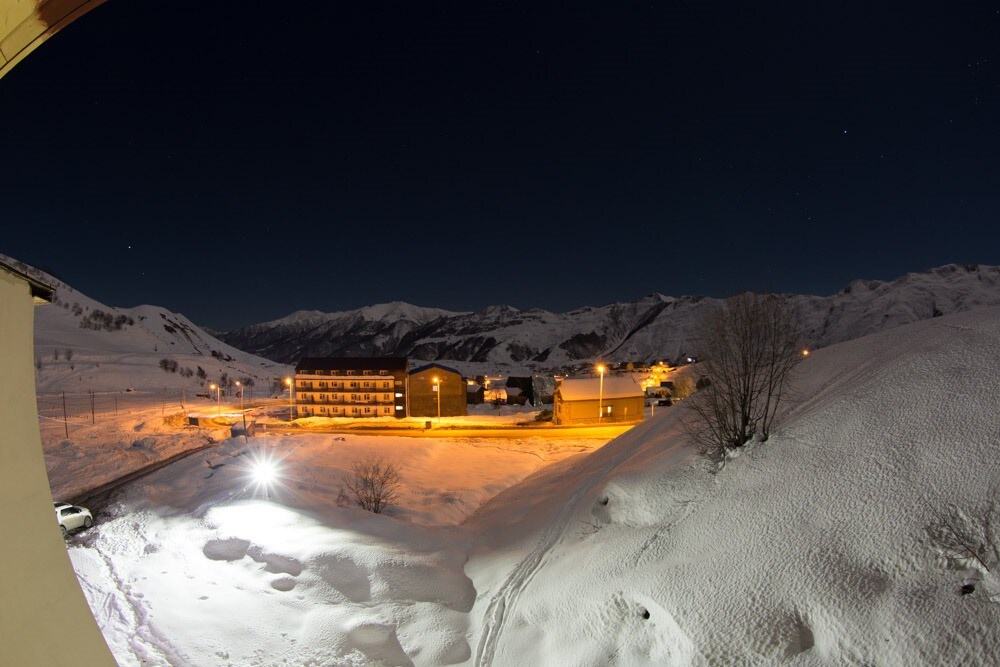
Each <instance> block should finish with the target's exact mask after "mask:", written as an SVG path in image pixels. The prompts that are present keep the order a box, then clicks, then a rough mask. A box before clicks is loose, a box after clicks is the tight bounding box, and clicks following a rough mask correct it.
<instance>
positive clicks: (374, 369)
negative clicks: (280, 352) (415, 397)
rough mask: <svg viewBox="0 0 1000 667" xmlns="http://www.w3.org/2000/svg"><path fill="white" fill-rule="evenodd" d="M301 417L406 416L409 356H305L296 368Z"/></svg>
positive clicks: (296, 405)
mask: <svg viewBox="0 0 1000 667" xmlns="http://www.w3.org/2000/svg"><path fill="white" fill-rule="evenodd" d="M295 412H296V416H298V417H388V416H390V415H391V416H395V417H405V416H406V357H304V358H303V359H302V360H300V361H299V363H298V365H297V366H296V367H295Z"/></svg>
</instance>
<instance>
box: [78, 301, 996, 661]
mask: <svg viewBox="0 0 1000 667" xmlns="http://www.w3.org/2000/svg"><path fill="white" fill-rule="evenodd" d="M998 390H1000V309H996V308H988V309H979V310H975V311H971V312H968V313H963V314H959V315H954V316H947V317H941V318H935V319H932V320H927V321H924V322H918V323H915V324H912V325H908V326H904V327H900V328H898V329H893V330H889V331H885V332H881V333H878V334H875V335H872V336H868V337H866V338H862V339H858V340H855V341H851V342H848V343H843V344H839V345H835V346H832V347H830V348H826V349H823V350H818V351H816V352H815V353H814V354H812V355H811V356H810V357H809V358H808V359H806V360H805V361H804V362H803V364H802V366H801V369H800V376H799V379H798V383H797V386H796V390H795V394H794V395H793V396H792V399H791V400H790V401H789V403H788V405H787V407H788V409H787V414H786V417H785V419H784V421H783V423H782V424H781V425H780V426H779V428H778V429H777V430H776V431H775V433H774V434H773V435H772V437H771V440H770V441H769V442H767V443H765V444H762V445H761V444H754V445H750V446H748V447H746V448H745V451H744V452H743V453H742V455H741V456H739V457H737V458H735V459H734V460H732V461H730V462H729V463H728V464H727V465H726V467H725V468H724V469H722V470H721V471H717V472H712V471H710V470H708V468H707V467H706V466H705V464H704V463H703V461H701V460H699V459H697V458H696V457H695V456H694V455H693V452H692V450H691V448H690V447H689V445H688V443H687V442H686V438H685V436H684V435H683V433H682V430H681V428H680V426H679V422H678V419H679V416H680V413H681V412H682V411H683V410H684V406H683V404H682V405H680V406H678V407H676V408H672V409H669V410H663V411H657V414H656V416H655V417H654V418H653V419H651V420H649V421H647V422H646V423H643V424H641V425H639V426H637V427H636V428H634V429H632V430H631V431H629V432H628V433H626V434H624V435H622V436H620V437H618V438H617V439H615V440H613V441H612V442H610V443H608V444H607V445H605V446H603V447H600V448H597V449H594V450H593V451H590V452H589V453H588V452H586V451H583V452H581V453H580V454H578V455H576V456H573V455H570V454H572V453H573V451H562V450H555V451H551V452H547V451H540V449H541V450H544V448H540V447H538V446H537V445H536V443H531V442H527V441H525V442H522V443H520V444H517V442H516V441H509V442H500V443H498V442H497V441H495V440H490V441H485V440H484V441H483V442H479V443H475V444H473V443H470V442H467V441H464V440H462V441H458V440H456V441H455V442H449V441H448V440H434V439H403V438H388V437H376V436H370V435H364V436H362V435H354V434H350V435H346V436H334V435H318V434H316V435H294V436H282V437H273V438H268V439H257V440H256V441H252V443H253V444H254V446H255V449H262V450H265V451H272V452H275V453H280V454H282V455H287V456H286V458H285V465H286V466H287V467H286V470H288V471H290V472H289V473H288V474H287V477H286V480H285V482H286V488H285V489H284V490H283V491H281V492H280V493H279V492H275V493H274V494H273V495H272V496H271V497H270V498H269V499H263V498H261V496H260V494H259V493H255V492H254V489H253V488H252V487H250V486H247V484H246V481H245V479H246V478H245V474H246V472H245V468H244V466H245V462H246V461H248V460H250V459H251V457H252V456H254V455H255V454H254V452H249V451H248V452H247V453H241V452H244V451H246V449H245V448H246V445H245V444H244V443H241V442H239V441H228V442H227V443H225V444H224V445H222V446H221V448H216V449H215V450H213V454H212V456H211V457H210V458H209V459H208V460H204V459H202V458H201V457H195V458H194V459H192V460H186V461H184V462H183V463H179V464H174V465H172V466H169V467H167V468H164V469H163V470H161V471H159V472H157V473H154V474H153V475H151V476H150V477H148V478H146V479H144V481H143V482H141V483H139V484H137V485H136V486H135V487H133V489H132V492H131V494H130V495H129V496H128V497H126V498H125V499H124V500H123V501H122V502H121V503H120V504H119V505H117V506H116V507H114V508H113V515H112V517H110V518H106V517H105V518H102V520H101V521H100V522H99V523H98V524H97V526H95V528H93V529H92V530H91V531H89V532H88V533H84V534H82V535H80V536H78V537H77V538H76V539H75V540H74V541H73V542H71V544H70V547H69V549H70V555H71V558H72V560H73V562H74V565H75V567H76V569H77V572H78V574H79V576H80V578H81V582H82V583H83V586H84V589H85V592H86V594H87V596H88V599H89V600H90V602H91V605H92V608H93V609H94V611H95V614H96V615H97V617H98V619H99V621H100V623H101V626H102V628H103V629H104V632H105V636H106V637H107V638H108V641H109V643H110V644H111V646H112V648H113V650H114V652H115V655H116V657H117V658H118V659H119V661H120V662H121V663H122V664H126V665H130V664H172V665H274V664H305V665H329V664H336V665H342V664H414V665H432V664H463V663H469V664H495V665H557V664H558V665H564V664H572V665H607V664H624V665H643V664H650V665H652V664H657V665H663V664H667V665H670V664H673V665H686V664H775V663H782V664H794V665H813V664H817V665H818V664H823V665H826V664H838V665H839V664H879V665H912V664H962V665H992V664H997V662H998V661H1000V629H998V625H997V623H996V620H997V615H998V613H1000V606H998V604H997V601H1000V598H998V597H997V596H998V595H1000V581H998V579H997V575H996V573H997V572H998V571H1000V553H998V552H1000V547H998V545H997V544H996V542H995V538H991V537H990V536H991V535H994V534H1000V533H998V532H997V528H998V527H997V526H996V521H997V516H996V514H997V513H996V512H995V511H994V510H995V509H996V502H997V501H998V498H997V491H998V481H997V480H998V479H1000V459H998V458H997V456H996V454H997V441H998V440H997V438H998V429H997V418H996V414H997V412H998V406H1000V392H998ZM337 437H344V438H345V439H344V440H337V439H336V438H337ZM558 444H567V443H565V442H563V441H560V443H558ZM514 445H516V446H517V447H522V448H523V449H524V450H525V451H524V452H520V451H512V450H511V449H507V450H506V451H499V450H496V449H493V448H494V447H501V448H506V447H509V446H514ZM545 446H546V447H553V446H554V445H553V444H552V442H551V441H548V442H547V443H546V445H545ZM589 448H590V447H589V445H588V444H586V443H580V444H579V446H578V449H579V450H587V449H589ZM372 451H381V452H386V453H391V454H392V455H393V458H395V459H397V460H398V461H399V462H400V464H401V467H402V475H403V479H404V483H405V484H406V491H405V494H404V496H403V497H402V498H401V499H400V501H399V503H398V506H397V507H396V508H394V510H393V512H392V513H390V514H389V515H388V516H376V515H371V514H368V513H364V512H362V511H360V510H357V509H351V508H339V507H337V505H336V502H335V499H336V495H337V491H338V489H339V486H340V482H339V472H340V471H341V470H343V469H344V468H345V467H346V466H347V465H349V463H350V461H352V460H354V459H355V458H356V457H358V456H361V455H364V454H366V453H368V452H372ZM216 452H217V453H216ZM563 456H565V458H561V457H563ZM545 463H548V464H549V465H547V466H545V467H542V466H543V465H544V464H545ZM220 464H225V465H220ZM522 466H523V467H522ZM532 473H533V474H532ZM522 478H523V480H522ZM519 480H522V481H520V482H519V483H517V482H518V481H519ZM504 487H506V489H505V490H500V489H503V488H504ZM495 491H500V492H499V493H498V494H497V495H495V496H493V497H492V498H489V496H490V495H491V494H492V493H493V492H495ZM484 500H485V501H486V502H485V504H483V505H482V506H481V507H480V508H479V509H478V510H475V511H474V509H475V506H476V505H477V504H478V503H480V502H482V501H484ZM470 512H474V513H472V515H471V516H470V517H469V518H467V519H465V520H464V521H462V519H463V517H464V516H465V515H467V514H469V513H470ZM945 520H947V521H948V522H950V523H951V524H952V525H953V526H955V527H956V528H957V530H958V531H959V532H960V533H961V534H963V535H966V536H967V540H969V541H971V542H972V543H975V542H976V541H977V540H980V538H981V540H982V541H987V542H990V544H988V545H984V548H983V549H982V550H980V551H979V553H978V555H979V556H980V558H982V560H983V563H979V562H978V561H977V560H975V559H972V558H968V557H965V558H963V557H961V555H960V554H956V553H955V552H954V551H952V550H950V549H949V548H948V546H947V545H946V544H945V541H944V540H942V539H941V538H940V536H939V537H933V535H934V534H935V530H934V526H935V525H937V524H939V523H940V522H942V521H945ZM459 521H461V523H457V522H459ZM987 528H988V530H987ZM938 534H939V535H940V531H938ZM977 535H978V536H977ZM970 585H971V586H972V588H973V590H970V589H969V588H966V589H965V590H966V591H968V592H969V593H968V594H965V595H963V594H962V588H963V586H970Z"/></svg>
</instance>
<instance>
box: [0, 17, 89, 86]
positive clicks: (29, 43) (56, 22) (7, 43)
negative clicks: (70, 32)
mask: <svg viewBox="0 0 1000 667" xmlns="http://www.w3.org/2000/svg"><path fill="white" fill-rule="evenodd" d="M103 2H104V0H0V77H3V75H4V74H6V73H7V72H9V71H10V70H11V68H12V67H14V65H16V64H17V63H19V62H21V60H22V59H23V58H24V57H25V56H27V55H28V54H29V53H31V52H32V51H34V50H35V49H37V48H38V47H39V46H40V45H41V44H42V42H44V41H45V40H46V39H48V38H49V37H51V36H52V35H54V34H56V33H57V32H59V31H60V30H62V29H63V28H64V27H66V26H67V25H69V24H70V23H72V22H73V21H75V20H76V19H78V18H79V17H81V16H83V15H84V14H86V13H87V12H89V11H90V10H91V9H93V8H94V7H97V6H98V5H100V4H101V3H103Z"/></svg>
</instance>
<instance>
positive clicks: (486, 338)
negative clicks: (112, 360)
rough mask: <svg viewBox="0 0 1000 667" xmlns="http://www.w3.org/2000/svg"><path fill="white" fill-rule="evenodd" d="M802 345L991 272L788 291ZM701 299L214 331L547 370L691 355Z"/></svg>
mask: <svg viewBox="0 0 1000 667" xmlns="http://www.w3.org/2000/svg"><path fill="white" fill-rule="evenodd" d="M788 298H789V299H791V300H792V301H793V302H794V303H795V304H796V306H797V307H798V308H799V310H800V312H801V314H802V317H803V321H804V324H805V335H806V338H807V340H806V341H805V342H806V343H807V344H809V345H811V346H813V347H825V346H827V345H831V344H833V343H838V342H842V341H846V340H852V339H855V338H859V337H861V336H864V335H867V334H870V333H874V332H876V331H881V330H884V329H889V328H892V327H896V326H900V325H903V324H908V323H910V322H916V321H919V320H923V319H928V318H931V317H935V316H938V315H944V314H950V313H957V312H962V311H966V310H969V309H971V308H975V307H978V306H986V305H1000V267H996V266H980V265H958V264H948V265H945V266H941V267H938V268H936V269H931V270H929V271H925V272H921V273H909V274H907V275H905V276H903V277H901V278H898V279H896V280H893V281H891V282H883V281H876V280H856V281H854V282H852V283H851V284H850V285H848V286H847V287H845V288H844V289H843V290H841V291H840V292H837V293H836V294H833V295H831V296H807V295H789V296H788ZM718 303H719V300H718V299H713V298H709V297H699V296H683V297H679V298H675V297H670V296H664V295H662V294H651V295H649V296H646V297H643V298H641V299H638V300H636V301H630V302H627V303H612V304H608V305H604V306H599V307H587V308H581V309H579V310H574V311H571V312H568V313H553V312H549V311H546V310H539V309H534V310H524V311H522V310H518V309H517V308H512V307H510V306H490V307H489V308H486V309H485V310H480V311H477V312H471V313H469V312H450V311H447V310H440V309H437V308H421V307H418V306H413V305H410V304H407V303H401V302H394V303H388V304H381V305H377V306H368V307H366V308H361V309H359V310H352V311H346V312H337V313H323V312H320V311H299V312H297V313H293V314H292V315H289V316H288V317H285V318H282V319H279V320H274V321H271V322H265V323H262V324H255V325H252V326H249V327H246V328H243V329H238V330H236V331H230V332H226V333H220V334H218V337H219V338H220V339H221V340H224V341H226V342H227V343H229V344H231V345H234V346H235V347H238V348H240V349H243V350H247V351H250V352H253V353H255V354H259V355H261V356H264V357H267V358H269V359H274V360H276V361H281V362H286V363H294V362H295V361H296V360H298V359H299V358H300V357H302V356H324V355H331V356H339V355H344V356H349V355H383V354H385V355H408V356H410V357H412V358H414V359H422V360H428V361H433V360H450V361H460V362H473V363H483V364H493V365H498V366H507V367H521V368H532V369H537V370H541V369H551V368H556V367H560V366H564V365H567V364H573V363H575V362H578V361H581V360H588V359H593V358H597V357H603V358H605V359H609V360H614V361H621V360H633V359H645V360H648V359H653V358H665V359H676V358H677V357H680V356H682V355H684V354H698V352H699V350H698V341H697V340H696V339H695V337H694V332H695V330H696V328H697V325H698V322H699V321H700V320H701V318H702V317H703V315H704V313H705V312H706V311H707V310H708V309H710V308H712V307H714V306H716V305H718Z"/></svg>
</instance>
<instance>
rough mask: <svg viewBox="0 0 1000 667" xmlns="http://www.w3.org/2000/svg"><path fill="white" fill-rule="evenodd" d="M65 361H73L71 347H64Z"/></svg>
mask: <svg viewBox="0 0 1000 667" xmlns="http://www.w3.org/2000/svg"><path fill="white" fill-rule="evenodd" d="M66 361H73V348H71V347H67V348H66Z"/></svg>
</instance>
